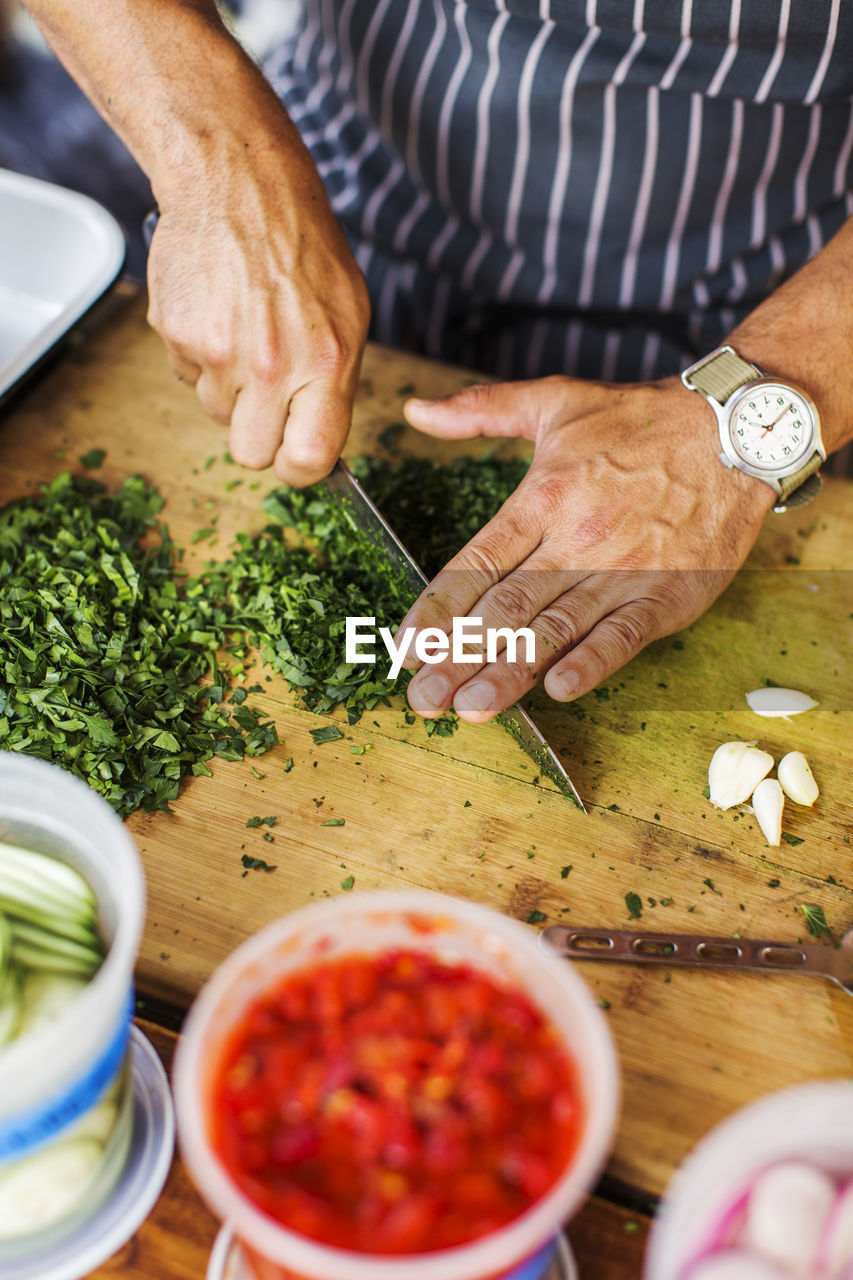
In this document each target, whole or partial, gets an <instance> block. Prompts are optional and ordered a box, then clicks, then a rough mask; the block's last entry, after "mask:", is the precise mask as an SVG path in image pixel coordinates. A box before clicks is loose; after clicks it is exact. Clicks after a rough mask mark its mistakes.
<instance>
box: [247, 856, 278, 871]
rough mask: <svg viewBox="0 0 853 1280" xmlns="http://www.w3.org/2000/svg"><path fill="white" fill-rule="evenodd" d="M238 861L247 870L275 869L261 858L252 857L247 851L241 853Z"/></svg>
mask: <svg viewBox="0 0 853 1280" xmlns="http://www.w3.org/2000/svg"><path fill="white" fill-rule="evenodd" d="M240 861H241V862H242V864H243V866H244V867H245V868H246V870H247V871H275V867H271V866H270V864H269V863H268V862H264V860H263V858H253V857H251V856H250V855H249V854H248V853H244V854H242V856H241V858H240Z"/></svg>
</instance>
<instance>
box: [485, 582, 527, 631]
mask: <svg viewBox="0 0 853 1280" xmlns="http://www.w3.org/2000/svg"><path fill="white" fill-rule="evenodd" d="M491 603H492V609H493V611H494V614H495V616H496V617H497V620H498V625H502V624H504V623H512V622H517V621H519V620H522V621H525V622H526V621H527V619H528V618H530V617H531V616H532V614H533V613H535V611H536V603H535V600H534V595H533V591H532V584H527V583H524V582H520V581H518V580H516V579H515V578H512V579H505V580H504V581H503V582H502V583H501V584H500V585H499V586H497V587H495V588H494V590H493V592H492V599H491Z"/></svg>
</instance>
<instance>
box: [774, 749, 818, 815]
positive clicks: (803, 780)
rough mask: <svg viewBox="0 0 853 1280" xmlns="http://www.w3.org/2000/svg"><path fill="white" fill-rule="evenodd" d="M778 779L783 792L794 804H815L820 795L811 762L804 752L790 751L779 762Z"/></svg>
mask: <svg viewBox="0 0 853 1280" xmlns="http://www.w3.org/2000/svg"><path fill="white" fill-rule="evenodd" d="M776 777H777V778H778V779H779V782H780V783H781V784H782V790H783V791H784V792H785V795H786V796H787V797H788V799H789V800H793V801H794V804H814V802H815V800H817V798H818V796H819V795H820V791H819V790H818V785H817V783H816V782H815V780H814V774H813V773H812V771H811V769H810V767H809V762H808V760H807V759H806V757H805V756H804V755H803V753H802V751H789V752H788V754H787V755H786V756H783V757H782V759H781V760H780V761H779V768H778V769H777V770H776Z"/></svg>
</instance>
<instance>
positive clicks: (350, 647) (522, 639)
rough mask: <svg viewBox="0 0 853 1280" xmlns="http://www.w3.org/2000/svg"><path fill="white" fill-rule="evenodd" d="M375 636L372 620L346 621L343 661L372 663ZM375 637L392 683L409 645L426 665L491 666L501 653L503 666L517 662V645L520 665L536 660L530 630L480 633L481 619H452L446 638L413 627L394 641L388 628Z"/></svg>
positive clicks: (436, 630)
mask: <svg viewBox="0 0 853 1280" xmlns="http://www.w3.org/2000/svg"><path fill="white" fill-rule="evenodd" d="M367 628H372V630H367ZM376 633H377V627H376V619H375V618H368V617H359V618H347V620H346V627H345V632H344V636H345V646H346V647H345V655H344V660H345V661H346V662H368V663H374V662H375V661H376V654H375V652H374V649H375V647H376ZM378 633H379V638H380V639H381V641H382V643H383V644H384V645H385V650H386V652H387V654H388V657H389V658H390V659H391V665H390V667H389V668H388V674H389V676H390V677H391V679H392V680H394V679H396V678H397V676H398V675H399V674H400V670H401V668H402V666H403V663H404V661H405V660H406V657H407V656H408V653H409V649H410V648H411V647H412V642H413V641H414V651H415V657H416V658H417V659H418V660H419V661H420V662H424V663H427V664H431V663H436V662H443V661H444V659H445V658H448V657H449V658H450V659H451V661H452V662H457V663H460V664H462V663H481V662H495V661H496V659H497V656H498V654H499V653H500V652H501V651H502V650H503V651H505V653H506V660H507V662H517V661H518V649H519V645H520V644H523V646H524V658H523V661H524V662H526V663H527V664H528V665H530V666H532V665H533V663H534V662H535V660H536V637H535V635H534V634H533V631H532V630H531V628H530V627H519V628H518V630H517V631H513V629H512V628H511V627H487V628H486V630H485V632H484V631H483V619H482V618H454V619H453V625H452V627H451V632H450V635H449V636H448V635H447V633H446V632H444V631H441V630H440V629H439V628H438V627H424V628H423V629H422V630H420V631H418V632H417V633H416V632H415V628H414V627H406V629H405V631H403V632H400V633H399V634H398V635H397V636H396V637H395V636H394V635H393V634H392V632H391V629H390V627H379V628H378Z"/></svg>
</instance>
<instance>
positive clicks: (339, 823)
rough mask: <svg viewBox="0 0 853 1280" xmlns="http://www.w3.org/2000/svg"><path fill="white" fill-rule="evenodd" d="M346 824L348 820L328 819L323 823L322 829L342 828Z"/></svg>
mask: <svg viewBox="0 0 853 1280" xmlns="http://www.w3.org/2000/svg"><path fill="white" fill-rule="evenodd" d="M345 822H346V818H327V819H326V821H325V822H321V823H320V826H321V827H342V826H343V825H344V823H345Z"/></svg>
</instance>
